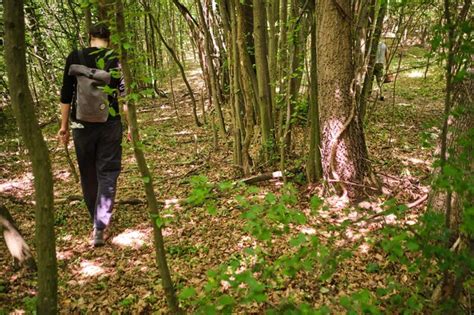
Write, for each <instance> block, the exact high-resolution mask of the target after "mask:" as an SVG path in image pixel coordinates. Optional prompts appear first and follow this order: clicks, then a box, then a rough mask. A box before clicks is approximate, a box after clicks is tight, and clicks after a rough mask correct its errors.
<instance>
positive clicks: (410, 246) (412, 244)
mask: <svg viewBox="0 0 474 315" xmlns="http://www.w3.org/2000/svg"><path fill="white" fill-rule="evenodd" d="M406 246H407V249H408V250H409V251H411V252H415V251H417V250H418V249H420V245H419V244H418V243H417V242H416V241H414V240H409V241H407V244H406Z"/></svg>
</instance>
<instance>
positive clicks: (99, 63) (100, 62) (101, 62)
mask: <svg viewBox="0 0 474 315" xmlns="http://www.w3.org/2000/svg"><path fill="white" fill-rule="evenodd" d="M104 67H105V60H104V58H99V60H97V69H104Z"/></svg>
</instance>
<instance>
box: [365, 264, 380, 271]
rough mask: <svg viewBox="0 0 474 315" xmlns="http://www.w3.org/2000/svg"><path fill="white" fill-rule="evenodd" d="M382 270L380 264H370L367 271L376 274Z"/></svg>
mask: <svg viewBox="0 0 474 315" xmlns="http://www.w3.org/2000/svg"><path fill="white" fill-rule="evenodd" d="M379 270H380V266H379V264H378V263H368V264H367V268H366V271H367V272H368V273H375V272H377V271H379Z"/></svg>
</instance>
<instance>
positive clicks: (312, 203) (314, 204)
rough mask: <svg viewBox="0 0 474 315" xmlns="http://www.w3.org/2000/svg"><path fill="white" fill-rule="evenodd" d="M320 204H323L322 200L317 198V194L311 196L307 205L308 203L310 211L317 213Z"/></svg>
mask: <svg viewBox="0 0 474 315" xmlns="http://www.w3.org/2000/svg"><path fill="white" fill-rule="evenodd" d="M322 204H323V200H322V199H321V198H319V197H318V196H313V197H311V200H310V202H309V205H310V208H311V211H312V213H313V214H315V213H317V212H318V211H319V209H320V208H321V205H322Z"/></svg>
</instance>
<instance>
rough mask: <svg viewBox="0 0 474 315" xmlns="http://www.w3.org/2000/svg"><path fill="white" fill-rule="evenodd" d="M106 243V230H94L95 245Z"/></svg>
mask: <svg viewBox="0 0 474 315" xmlns="http://www.w3.org/2000/svg"><path fill="white" fill-rule="evenodd" d="M104 245H105V238H104V230H97V229H95V230H94V247H99V246H104Z"/></svg>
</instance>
